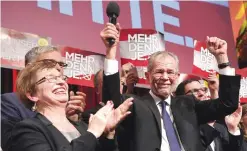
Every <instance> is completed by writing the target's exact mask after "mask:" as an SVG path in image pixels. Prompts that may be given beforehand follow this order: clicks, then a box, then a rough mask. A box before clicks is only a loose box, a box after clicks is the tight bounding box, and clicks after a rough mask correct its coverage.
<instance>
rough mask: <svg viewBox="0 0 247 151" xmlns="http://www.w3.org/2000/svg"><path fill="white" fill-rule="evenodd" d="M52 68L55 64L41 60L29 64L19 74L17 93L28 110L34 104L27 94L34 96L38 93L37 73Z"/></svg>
mask: <svg viewBox="0 0 247 151" xmlns="http://www.w3.org/2000/svg"><path fill="white" fill-rule="evenodd" d="M51 68H55V66H54V64H52V63H49V62H45V61H42V60H41V61H37V62H33V63H31V64H28V65H27V66H26V67H25V68H24V69H23V70H21V71H20V72H19V74H18V77H17V83H16V91H17V93H18V95H19V97H20V99H21V101H22V102H23V103H24V105H25V106H26V107H27V108H29V109H31V108H32V106H33V105H34V102H32V101H30V100H29V99H28V97H27V96H26V94H27V93H29V94H30V95H32V94H34V93H36V82H37V81H35V80H36V79H35V76H36V73H37V72H38V71H41V70H43V69H51Z"/></svg>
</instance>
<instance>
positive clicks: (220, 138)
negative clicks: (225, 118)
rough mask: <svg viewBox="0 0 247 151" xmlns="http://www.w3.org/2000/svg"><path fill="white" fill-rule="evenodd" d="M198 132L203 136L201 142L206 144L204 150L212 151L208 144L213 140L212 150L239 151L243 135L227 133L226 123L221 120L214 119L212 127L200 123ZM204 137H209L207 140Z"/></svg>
mask: <svg viewBox="0 0 247 151" xmlns="http://www.w3.org/2000/svg"><path fill="white" fill-rule="evenodd" d="M200 132H201V133H200V134H201V136H203V140H204V141H203V143H205V142H206V143H205V146H208V147H207V149H206V151H213V149H212V147H211V146H210V144H211V142H212V141H214V143H215V148H214V151H240V150H241V146H242V143H243V135H242V133H241V135H238V136H235V135H232V134H231V133H229V131H228V128H227V126H226V124H225V123H224V122H222V121H216V122H215V123H214V128H213V127H211V126H209V125H208V124H203V125H200ZM205 138H206V139H211V140H207V141H208V142H207V141H205Z"/></svg>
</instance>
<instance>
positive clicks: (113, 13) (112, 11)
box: [106, 2, 120, 45]
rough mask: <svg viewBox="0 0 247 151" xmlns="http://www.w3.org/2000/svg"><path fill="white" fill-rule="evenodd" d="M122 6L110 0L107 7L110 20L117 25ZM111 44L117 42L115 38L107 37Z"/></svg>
mask: <svg viewBox="0 0 247 151" xmlns="http://www.w3.org/2000/svg"><path fill="white" fill-rule="evenodd" d="M119 13H120V8H119V6H118V4H117V3H116V2H109V4H108V5H107V8H106V14H107V16H108V17H109V22H110V23H112V24H114V25H116V23H117V17H118V16H119ZM107 40H108V42H109V44H110V45H113V44H114V43H115V39H114V38H108V39H107Z"/></svg>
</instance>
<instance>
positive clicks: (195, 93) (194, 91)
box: [185, 87, 208, 95]
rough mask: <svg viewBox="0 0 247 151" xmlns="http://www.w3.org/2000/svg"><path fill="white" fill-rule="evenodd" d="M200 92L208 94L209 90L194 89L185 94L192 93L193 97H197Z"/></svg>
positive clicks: (204, 88)
mask: <svg viewBox="0 0 247 151" xmlns="http://www.w3.org/2000/svg"><path fill="white" fill-rule="evenodd" d="M199 91H202V92H204V93H207V92H208V88H207V87H203V88H200V89H192V90H189V91H188V92H186V93H185V94H189V93H191V94H193V95H197V94H198V93H199Z"/></svg>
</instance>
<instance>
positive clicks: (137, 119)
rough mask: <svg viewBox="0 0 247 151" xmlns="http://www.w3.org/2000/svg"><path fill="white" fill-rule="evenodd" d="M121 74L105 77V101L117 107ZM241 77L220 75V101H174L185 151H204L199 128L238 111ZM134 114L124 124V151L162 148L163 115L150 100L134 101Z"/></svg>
mask: <svg viewBox="0 0 247 151" xmlns="http://www.w3.org/2000/svg"><path fill="white" fill-rule="evenodd" d="M118 83H120V82H119V73H116V74H113V75H110V76H104V79H103V87H104V88H103V92H104V93H105V92H108V93H105V94H107V95H108V96H104V99H108V100H110V99H111V100H113V101H114V103H115V106H118V105H119V104H120V103H121V102H122V99H121V95H120V92H119V89H117V88H116V86H114V84H118ZM239 87H240V76H223V75H220V91H219V99H216V100H209V101H197V100H195V98H194V97H193V96H179V97H175V98H171V110H172V114H173V117H174V122H175V124H176V127H177V130H178V133H179V136H180V139H181V142H182V144H183V147H184V149H185V150H186V151H204V150H205V149H206V148H205V147H204V146H203V144H202V142H201V141H200V130H199V125H201V124H206V123H207V122H209V121H213V120H217V119H222V118H223V117H225V116H226V115H228V114H230V113H232V112H234V111H235V110H236V109H237V107H238V96H239ZM134 98H135V99H134V101H133V106H132V108H131V112H132V114H131V115H130V116H128V117H127V119H125V120H124V121H123V123H122V124H121V126H122V127H121V133H120V134H119V135H120V136H119V137H120V138H119V140H118V143H119V148H120V149H121V150H124V151H155V150H160V147H161V120H160V119H161V117H160V116H161V115H160V113H159V111H158V108H157V106H156V104H155V102H154V100H153V98H152V97H151V95H149V94H148V95H147V96H145V97H141V98H138V97H134Z"/></svg>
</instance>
